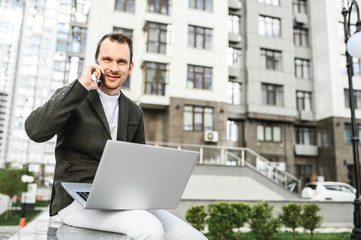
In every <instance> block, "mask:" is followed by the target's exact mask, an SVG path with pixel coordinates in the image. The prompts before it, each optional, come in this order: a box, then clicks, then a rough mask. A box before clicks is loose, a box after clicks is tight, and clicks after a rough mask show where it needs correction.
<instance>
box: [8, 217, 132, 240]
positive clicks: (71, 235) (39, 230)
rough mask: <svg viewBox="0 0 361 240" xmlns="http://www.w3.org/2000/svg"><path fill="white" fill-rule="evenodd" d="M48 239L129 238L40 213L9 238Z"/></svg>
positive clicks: (111, 239) (13, 239)
mask: <svg viewBox="0 0 361 240" xmlns="http://www.w3.org/2000/svg"><path fill="white" fill-rule="evenodd" d="M20 239H23V240H25V239H26V240H29V239H48V240H58V239H59V240H93V239H94V240H98V239H102V240H103V239H104V240H113V239H119V240H131V239H130V238H129V237H128V236H126V235H124V234H119V233H111V232H103V231H97V230H91V229H85V228H76V227H71V226H68V225H65V224H63V223H62V222H61V221H60V219H59V217H58V216H54V217H49V213H48V212H45V213H42V214H41V215H40V216H39V217H37V218H36V219H34V220H33V221H31V222H30V223H29V224H28V225H27V226H25V227H24V228H23V229H21V230H20V231H19V232H18V233H16V234H15V235H14V236H13V237H11V238H10V240H20Z"/></svg>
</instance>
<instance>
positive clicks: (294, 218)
mask: <svg viewBox="0 0 361 240" xmlns="http://www.w3.org/2000/svg"><path fill="white" fill-rule="evenodd" d="M300 218H301V205H300V204H297V203H294V202H291V203H288V204H286V205H283V206H282V213H281V214H280V220H281V223H282V224H283V225H285V226H286V227H288V228H291V229H292V237H293V240H295V229H296V228H297V227H298V226H299V225H300Z"/></svg>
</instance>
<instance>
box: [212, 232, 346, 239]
mask: <svg viewBox="0 0 361 240" xmlns="http://www.w3.org/2000/svg"><path fill="white" fill-rule="evenodd" d="M205 235H206V237H207V238H208V239H209V240H215V239H216V238H215V237H213V236H212V235H210V234H205ZM241 238H242V240H263V239H264V238H263V237H261V236H259V237H257V235H256V234H254V233H252V232H247V233H241ZM295 238H296V240H310V239H311V234H310V233H307V232H305V233H299V232H297V233H296V234H295ZM314 238H315V240H350V239H351V233H349V232H342V233H314ZM236 239H237V234H236V233H234V234H233V235H232V236H228V237H227V238H225V240H236ZM290 239H292V233H290V232H280V233H276V234H274V235H273V236H272V238H271V240H290Z"/></svg>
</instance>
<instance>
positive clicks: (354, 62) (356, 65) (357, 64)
mask: <svg viewBox="0 0 361 240" xmlns="http://www.w3.org/2000/svg"><path fill="white" fill-rule="evenodd" d="M340 64H341V74H343V75H346V74H347V68H346V56H345V54H341V61H340ZM352 67H353V68H352V70H353V73H354V74H360V60H359V59H358V58H357V57H353V58H352Z"/></svg>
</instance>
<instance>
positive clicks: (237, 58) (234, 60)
mask: <svg viewBox="0 0 361 240" xmlns="http://www.w3.org/2000/svg"><path fill="white" fill-rule="evenodd" d="M241 60H242V50H241V49H238V48H233V47H228V48H227V64H228V66H233V67H238V68H241V66H242V65H241V64H242V62H241Z"/></svg>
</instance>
